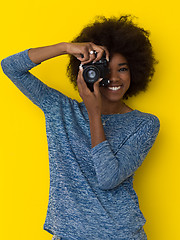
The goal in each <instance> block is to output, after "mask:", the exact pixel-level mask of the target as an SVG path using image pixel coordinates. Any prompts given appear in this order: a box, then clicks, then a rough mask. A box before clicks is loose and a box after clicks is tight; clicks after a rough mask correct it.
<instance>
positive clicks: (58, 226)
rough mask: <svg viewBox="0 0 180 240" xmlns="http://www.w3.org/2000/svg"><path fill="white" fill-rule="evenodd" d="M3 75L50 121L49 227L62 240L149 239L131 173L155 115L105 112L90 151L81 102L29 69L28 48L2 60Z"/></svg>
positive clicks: (146, 146)
mask: <svg viewBox="0 0 180 240" xmlns="http://www.w3.org/2000/svg"><path fill="white" fill-rule="evenodd" d="M1 64H2V69H3V71H4V73H5V74H6V75H7V76H8V77H9V78H10V79H11V80H12V81H13V83H14V84H15V85H16V86H17V87H18V88H19V89H20V91H22V92H23V93H24V94H25V95H26V96H27V97H28V98H29V99H30V100H31V101H32V102H33V103H34V104H36V105H37V106H38V107H40V108H41V109H42V111H43V112H44V115H45V119H46V131H47V140H48V151H49V167H50V189H49V204H48V209H47V216H46V220H45V224H44V229H45V230H47V231H48V232H50V233H52V234H54V235H56V236H58V238H62V239H63V240H129V239H138V240H144V239H147V238H146V235H145V233H144V231H143V225H144V224H145V218H144V216H143V214H142V213H141V211H140V209H139V203H138V198H137V195H136V193H135V191H134V189H133V175H134V172H135V171H136V170H137V168H138V167H139V166H140V165H141V164H142V162H143V160H144V158H145V157H146V155H147V153H148V152H149V150H150V148H151V147H152V145H153V143H154V141H155V139H156V137H157V134H158V131H159V126H160V124H159V120H158V118H157V117H156V116H154V115H152V114H148V113H143V112H140V111H138V110H133V111H132V112H129V113H125V114H113V115H102V121H106V125H105V126H104V131H105V135H106V139H107V140H106V141H104V142H102V143H100V144H98V145H97V146H95V147H93V148H91V137H90V128H89V119H88V113H87V110H86V107H85V105H84V103H83V102H81V103H79V102H77V101H76V100H72V99H70V98H68V97H67V96H65V95H63V94H62V93H60V92H59V91H57V90H55V89H52V88H50V87H48V86H47V85H46V84H44V83H43V82H41V81H40V80H39V79H37V78H36V77H35V76H33V75H32V74H31V73H30V72H29V71H28V70H30V69H31V68H33V67H35V66H36V65H37V64H35V63H33V62H32V61H31V60H30V58H29V57H28V50H25V51H23V52H20V53H17V54H15V55H13V56H10V57H8V58H6V59H4V60H2V63H1Z"/></svg>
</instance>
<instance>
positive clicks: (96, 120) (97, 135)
mask: <svg viewBox="0 0 180 240" xmlns="http://www.w3.org/2000/svg"><path fill="white" fill-rule="evenodd" d="M89 123H90V132H91V147H92V148H93V147H95V146H96V145H98V144H99V143H101V142H103V141H105V140H106V136H105V133H104V128H103V125H102V121H101V116H100V115H98V116H89Z"/></svg>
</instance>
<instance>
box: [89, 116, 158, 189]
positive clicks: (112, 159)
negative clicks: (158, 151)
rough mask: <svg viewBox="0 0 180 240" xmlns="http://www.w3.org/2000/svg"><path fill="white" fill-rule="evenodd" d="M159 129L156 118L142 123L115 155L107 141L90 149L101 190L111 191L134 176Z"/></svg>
mask: <svg viewBox="0 0 180 240" xmlns="http://www.w3.org/2000/svg"><path fill="white" fill-rule="evenodd" d="M159 127H160V123H159V120H158V118H157V117H155V116H153V117H151V119H148V121H147V120H146V121H142V123H141V124H140V125H139V126H138V128H136V130H135V132H133V133H132V134H131V135H130V136H129V137H128V138H127V139H126V140H125V141H124V142H123V143H122V144H121V145H120V147H119V149H118V150H117V151H116V153H113V151H112V149H111V146H110V144H109V143H108V141H107V140H106V141H104V142H102V143H100V144H98V145H97V146H95V147H94V148H92V150H91V157H92V159H93V162H94V167H95V170H96V175H97V179H98V183H99V187H100V188H101V189H103V190H108V189H113V188H115V187H117V186H118V185H119V184H121V183H122V182H123V181H124V180H125V179H126V178H128V177H129V176H131V175H132V174H134V172H135V171H136V170H137V169H138V167H139V166H140V165H141V164H142V162H143V160H144V158H145V157H146V155H147V154H148V152H149V150H150V149H151V147H152V145H153V143H154V141H155V139H156V137H157V134H158V132H159ZM119 134H120V133H119Z"/></svg>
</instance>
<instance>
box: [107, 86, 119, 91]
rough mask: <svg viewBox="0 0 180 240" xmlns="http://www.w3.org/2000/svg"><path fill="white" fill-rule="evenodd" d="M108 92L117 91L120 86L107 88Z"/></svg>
mask: <svg viewBox="0 0 180 240" xmlns="http://www.w3.org/2000/svg"><path fill="white" fill-rule="evenodd" d="M108 88H109V89H110V90H113V91H117V90H119V89H120V88H121V86H119V87H108Z"/></svg>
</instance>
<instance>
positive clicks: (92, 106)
mask: <svg viewBox="0 0 180 240" xmlns="http://www.w3.org/2000/svg"><path fill="white" fill-rule="evenodd" d="M82 72H83V68H82V67H80V68H79V73H78V77H77V86H78V90H79V94H80V96H81V98H82V100H83V102H84V104H85V106H86V109H87V111H88V115H89V117H95V116H99V117H100V116H101V107H102V105H101V104H102V102H101V93H100V91H99V82H100V81H101V80H102V79H99V80H98V81H96V82H95V83H94V85H93V87H94V92H91V91H90V89H89V88H88V87H87V85H86V83H85V81H84V78H83V75H82Z"/></svg>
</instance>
